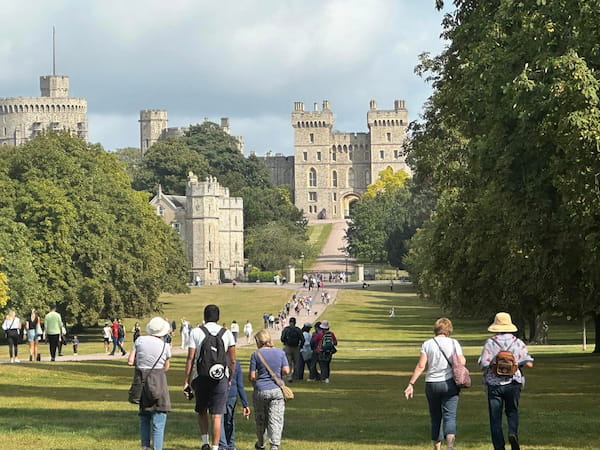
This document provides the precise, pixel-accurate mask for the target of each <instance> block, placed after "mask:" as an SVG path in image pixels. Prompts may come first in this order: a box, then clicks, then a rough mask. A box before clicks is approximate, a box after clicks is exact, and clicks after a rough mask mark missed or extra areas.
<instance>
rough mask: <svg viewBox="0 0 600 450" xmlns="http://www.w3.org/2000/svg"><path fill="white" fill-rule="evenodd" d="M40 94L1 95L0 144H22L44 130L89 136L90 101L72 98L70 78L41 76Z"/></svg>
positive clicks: (83, 137)
mask: <svg viewBox="0 0 600 450" xmlns="http://www.w3.org/2000/svg"><path fill="white" fill-rule="evenodd" d="M40 90H41V97H9V98H0V145H14V146H16V145H20V144H23V143H25V142H27V141H29V140H31V139H33V138H35V137H36V136H37V135H38V134H39V133H41V132H43V131H48V130H49V131H67V132H69V133H71V134H73V135H76V136H79V137H80V138H82V139H84V140H87V139H88V129H87V118H86V114H87V100H86V99H84V98H75V97H69V77H67V76H64V75H46V76H41V77H40Z"/></svg>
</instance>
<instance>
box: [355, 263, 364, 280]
mask: <svg viewBox="0 0 600 450" xmlns="http://www.w3.org/2000/svg"><path fill="white" fill-rule="evenodd" d="M356 281H365V265H364V264H357V265H356Z"/></svg>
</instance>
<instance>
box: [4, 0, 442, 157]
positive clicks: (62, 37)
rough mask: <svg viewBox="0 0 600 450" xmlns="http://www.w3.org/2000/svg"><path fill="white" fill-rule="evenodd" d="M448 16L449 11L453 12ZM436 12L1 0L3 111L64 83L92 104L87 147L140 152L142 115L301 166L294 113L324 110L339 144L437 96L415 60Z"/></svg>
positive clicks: (364, 6)
mask: <svg viewBox="0 0 600 450" xmlns="http://www.w3.org/2000/svg"><path fill="white" fill-rule="evenodd" d="M447 3H448V2H447ZM434 4H435V1H434V0H332V1H327V0H262V1H261V0H237V1H227V0H221V1H212V0H211V1H204V0H126V1H125V0H52V1H41V0H3V1H2V7H1V8H0V23H2V31H1V35H2V38H1V39H0V97H18V96H39V95H40V92H39V76H40V75H48V74H51V73H52V26H55V27H56V74H57V75H68V76H69V77H70V84H71V88H70V95H71V96H74V97H85V98H86V99H87V101H88V122H89V123H88V126H89V137H90V141H91V142H100V143H101V144H102V145H103V146H104V147H105V148H106V149H108V150H114V149H116V148H121V147H128V146H132V147H139V124H138V119H139V111H140V110H141V109H166V110H167V111H168V115H169V126H187V125H189V124H190V123H194V124H195V123H201V122H202V121H203V120H204V118H205V117H206V118H208V119H209V120H211V121H213V122H217V123H219V119H220V118H221V117H229V118H230V121H231V131H232V134H234V135H241V136H244V138H245V142H246V147H245V153H246V154H248V153H249V151H251V150H255V151H256V152H257V154H259V155H262V154H264V153H265V152H266V151H273V152H281V153H284V154H286V155H288V154H293V135H292V127H291V125H290V114H291V112H292V109H293V104H294V101H303V102H304V103H305V106H306V109H309V110H310V109H312V104H313V103H314V102H317V103H318V104H319V105H321V103H322V101H323V100H325V99H327V100H329V101H330V105H331V109H332V110H333V112H334V114H335V117H336V123H335V127H336V129H338V130H340V131H352V132H366V131H367V125H366V113H367V110H368V107H369V100H370V99H375V100H377V103H378V107H379V109H392V108H393V103H394V100H395V99H405V100H406V104H407V108H408V110H409V115H410V118H411V120H412V119H415V118H418V116H419V113H420V111H421V108H422V106H423V103H424V101H425V100H426V99H427V98H428V97H429V95H430V93H431V90H430V86H429V85H428V84H427V83H425V81H424V80H422V79H421V78H419V77H417V76H416V75H415V74H414V71H413V69H414V67H415V65H416V64H417V63H418V58H417V56H418V55H419V54H420V53H422V52H424V51H429V52H431V53H432V54H438V53H440V51H441V50H442V46H443V43H442V41H441V40H440V38H439V35H440V32H441V26H440V23H441V21H442V13H441V12H439V11H436V9H435V7H434Z"/></svg>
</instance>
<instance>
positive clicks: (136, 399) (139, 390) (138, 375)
mask: <svg viewBox="0 0 600 450" xmlns="http://www.w3.org/2000/svg"><path fill="white" fill-rule="evenodd" d="M166 345H167V343H166V342H164V343H163V348H162V350H161V352H160V355H158V358H156V361H154V364H153V365H152V368H151V369H150V371H149V372H151V371H152V370H154V368H155V367H156V364H158V361H159V360H160V358H161V357H162V355H163V352H164V351H165V346H166ZM136 357H137V355H136ZM147 378H148V376H147V375H146V377H144V376H142V372H141V370H140V369H138V368H136V369H135V372H134V373H133V381H132V382H131V386H130V387H129V391H128V400H129V403H133V404H134V405H139V404H140V401H141V400H142V395H143V396H144V401H143V402H142V403H143V404H144V405H145V406H152V405H153V404H154V403H156V401H157V399H155V398H153V396H152V395H150V394H151V393H150V392H147V391H148V389H144V387H145V385H146V379H147ZM148 402H149V403H150V404H148Z"/></svg>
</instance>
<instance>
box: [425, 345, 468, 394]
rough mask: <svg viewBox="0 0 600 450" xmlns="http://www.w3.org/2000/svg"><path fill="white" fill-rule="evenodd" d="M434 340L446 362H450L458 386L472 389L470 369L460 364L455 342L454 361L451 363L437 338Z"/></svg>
mask: <svg viewBox="0 0 600 450" xmlns="http://www.w3.org/2000/svg"><path fill="white" fill-rule="evenodd" d="M433 340H434V341H435V343H436V344H437V346H438V347H439V348H440V351H441V352H442V355H444V358H446V361H448V365H449V366H450V367H451V368H452V376H453V378H454V382H455V383H456V385H457V386H458V387H459V388H461V389H462V388H470V387H471V375H470V374H469V369H467V367H466V366H465V365H463V364H462V363H461V362H460V358H459V357H458V355H457V354H456V346H455V345H454V342H452V345H453V346H454V351H453V352H452V361H450V359H449V358H448V357H447V356H446V354H445V353H444V350H442V346H441V345H440V343H439V342H438V341H437V340H436V339H435V338H433Z"/></svg>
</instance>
